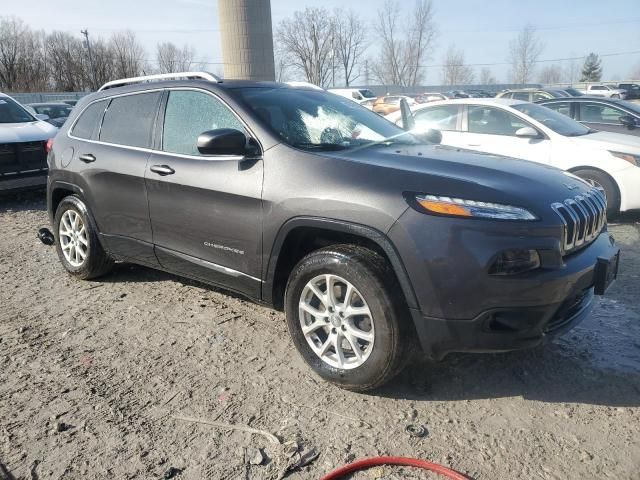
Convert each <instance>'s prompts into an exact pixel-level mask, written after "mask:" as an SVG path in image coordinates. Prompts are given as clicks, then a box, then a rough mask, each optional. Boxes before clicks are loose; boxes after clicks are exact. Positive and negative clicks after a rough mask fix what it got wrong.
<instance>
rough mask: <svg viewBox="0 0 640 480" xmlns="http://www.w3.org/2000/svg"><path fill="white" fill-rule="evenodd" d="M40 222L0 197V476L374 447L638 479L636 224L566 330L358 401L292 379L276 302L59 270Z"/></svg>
mask: <svg viewBox="0 0 640 480" xmlns="http://www.w3.org/2000/svg"><path fill="white" fill-rule="evenodd" d="M46 223H47V217H46V212H45V201H44V198H43V193H42V192H34V193H31V194H23V195H21V196H18V197H16V196H13V197H4V198H3V197H0V278H2V286H1V288H0V478H4V477H6V478H26V479H33V478H82V479H86V478H179V479H201V478H212V479H227V478H228V479H236V478H248V479H271V478H278V476H280V474H281V473H282V472H283V471H284V469H286V467H287V465H289V464H291V465H294V466H295V465H300V463H305V461H309V462H310V463H309V464H308V465H307V466H304V467H302V469H298V470H297V471H294V472H292V473H291V474H290V475H289V477H288V478H291V479H313V478H319V477H320V476H321V475H322V474H324V473H327V472H328V471H330V470H332V469H333V468H336V467H338V466H340V465H342V464H344V463H345V462H348V461H351V460H353V459H354V458H359V457H364V456H373V455H404V456H411V457H419V458H424V459H430V460H432V461H436V462H441V463H443V464H445V465H448V466H450V467H453V468H456V469H458V470H460V471H462V472H466V473H468V474H470V475H472V476H473V478H475V479H488V480H489V479H490V480H493V479H511V478H514V479H515V478H522V479H529V478H540V479H558V480H560V479H581V478H589V479H592V478H593V479H596V478H597V479H604V478H616V479H637V478H638V471H640V408H639V407H640V373H639V372H640V303H639V302H638V293H639V288H638V287H639V285H640V282H639V276H640V225H639V223H638V220H637V217H635V218H634V217H628V218H625V219H624V221H623V222H622V223H620V224H616V225H612V226H611V231H612V232H613V233H614V235H615V236H616V239H617V240H618V242H619V243H620V245H621V246H622V248H623V259H622V265H621V273H620V279H619V281H618V282H617V283H616V284H615V285H614V286H613V288H612V289H611V291H610V292H609V295H608V296H606V297H605V298H604V299H603V300H601V301H600V302H599V305H598V306H597V308H596V309H595V312H594V314H593V315H592V316H591V318H590V319H589V320H587V321H585V322H584V323H583V324H582V325H580V326H579V327H577V328H576V329H574V330H573V331H571V332H569V333H568V334H567V335H565V336H563V337H560V338H558V339H555V340H553V341H551V342H548V343H547V344H546V345H544V346H543V347H540V348H538V349H535V350H531V351H525V352H518V353H510V354H500V355H451V356H449V357H448V358H447V359H446V360H445V361H444V362H442V363H439V364H430V363H426V362H418V363H416V364H414V365H412V366H411V367H410V368H409V369H407V370H406V371H405V372H404V373H403V374H402V375H401V376H400V378H398V379H397V380H395V381H394V382H392V384H390V385H388V386H387V387H385V388H384V389H383V390H381V391H379V392H376V393H375V394H368V395H362V394H355V393H349V392H345V391H343V390H340V389H338V388H335V387H332V386H330V385H328V384H326V383H324V382H322V381H321V380H319V379H318V378H316V377H315V376H314V375H313V374H311V373H310V371H309V370H308V369H307V368H306V367H305V365H304V364H303V362H302V360H301V359H300V357H299V356H298V354H297V353H296V351H295V350H294V348H293V345H292V344H291V342H290V340H289V338H288V334H287V331H286V326H285V323H284V319H283V316H282V314H280V313H277V312H274V311H271V310H269V309H266V308H263V307H260V306H257V305H254V304H252V303H250V302H247V301H245V300H244V299H241V298H238V297H233V296H229V295H227V294H225V293H223V292H222V291H218V290H215V289H211V288H209V287H206V286H203V285H200V284H197V283H194V282H190V281H187V280H182V279H179V278H177V277H174V276H171V275H168V274H165V273H161V272H156V271H153V270H149V269H146V268H142V267H137V266H130V265H120V266H119V267H118V268H117V269H116V271H115V272H114V273H113V274H111V275H109V276H107V277H105V278H104V279H101V280H100V281H96V282H82V281H76V280H73V279H71V278H70V277H69V276H67V275H66V274H65V272H64V271H63V269H62V267H61V265H60V264H59V262H58V259H57V257H56V254H55V250H54V249H53V248H48V247H45V246H44V245H42V244H41V243H40V242H39V241H38V240H37V239H36V238H35V232H36V229H37V227H39V226H41V225H46ZM176 417H191V418H195V419H202V420H207V421H212V422H219V423H220V422H221V423H224V424H232V425H243V426H248V427H250V428H253V429H258V430H264V431H266V432H270V433H272V434H275V435H277V437H278V439H279V440H281V441H282V442H283V443H284V442H290V443H288V444H287V445H286V446H285V445H276V444H274V443H272V441H270V439H269V438H268V437H267V436H264V435H260V434H252V433H248V432H246V431H240V430H234V429H227V428H220V427H218V426H211V425H206V424H201V423H195V422H193V421H185V420H180V419H177V418H176ZM407 425H414V426H423V427H424V428H425V429H426V431H425V435H424V436H422V437H420V436H412V435H410V434H409V433H408V432H407V431H406V427H407ZM414 433H415V432H414ZM318 454H319V455H318ZM316 455H318V456H316ZM305 456H306V457H305ZM3 476H4V477H3ZM353 478H357V479H361V480H364V479H374V478H387V479H400V478H415V479H418V478H436V477H435V476H429V475H428V474H422V473H419V472H416V471H410V470H409V469H392V468H379V469H374V470H371V471H369V472H367V473H359V474H356V475H355V476H354V477H353Z"/></svg>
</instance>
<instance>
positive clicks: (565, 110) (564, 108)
mask: <svg viewBox="0 0 640 480" xmlns="http://www.w3.org/2000/svg"><path fill="white" fill-rule="evenodd" d="M544 106H545V107H547V108H550V109H551V110H555V111H556V112H558V113H561V114H563V115H566V116H567V117H570V116H571V105H570V104H569V103H568V102H554V103H547V104H545V105H544Z"/></svg>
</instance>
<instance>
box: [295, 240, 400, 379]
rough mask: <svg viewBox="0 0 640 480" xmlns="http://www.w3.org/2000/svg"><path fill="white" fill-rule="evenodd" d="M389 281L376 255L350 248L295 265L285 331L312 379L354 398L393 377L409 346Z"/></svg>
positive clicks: (339, 247) (327, 251) (325, 251)
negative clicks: (354, 393)
mask: <svg viewBox="0 0 640 480" xmlns="http://www.w3.org/2000/svg"><path fill="white" fill-rule="evenodd" d="M394 278H395V276H394V275H393V271H392V270H391V268H390V266H389V265H388V263H387V262H386V261H385V260H384V259H383V258H382V257H381V256H380V255H378V254H377V253H375V252H373V251H371V250H368V249H365V248H362V247H357V246H353V245H337V246H333V247H327V248H324V249H322V250H317V251H315V252H312V253H310V254H309V255H307V256H306V257H304V258H303V259H302V260H301V261H300V262H299V263H298V265H296V267H295V268H294V269H293V272H292V273H291V275H290V277H289V281H288V284H287V289H286V293H285V296H286V298H285V309H286V318H287V325H288V328H289V332H290V334H291V337H292V339H293V342H294V344H295V346H296V348H297V349H298V351H299V352H300V354H301V355H302V357H303V358H304V360H305V361H306V363H307V364H308V365H309V366H310V367H311V368H312V369H313V370H314V372H316V373H317V374H318V375H319V376H321V377H322V378H324V379H325V380H328V381H329V382H332V383H335V384H337V385H339V386H340V387H343V388H346V389H349V390H355V391H366V390H371V389H374V388H376V387H379V386H381V385H382V384H384V383H386V382H388V381H389V380H390V379H391V378H393V376H395V375H396V373H398V371H399V370H400V369H401V367H402V366H403V364H404V360H405V359H406V352H407V350H408V348H407V347H408V341H407V335H406V325H407V323H406V319H404V318H403V309H402V301H401V299H400V298H398V296H397V295H398V294H397V292H398V291H399V287H398V286H397V285H395V283H396V282H394V281H393V279H394ZM405 310H406V309H405Z"/></svg>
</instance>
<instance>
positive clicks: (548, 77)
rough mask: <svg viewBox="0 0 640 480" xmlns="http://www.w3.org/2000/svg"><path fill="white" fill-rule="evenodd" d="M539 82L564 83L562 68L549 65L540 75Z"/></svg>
mask: <svg viewBox="0 0 640 480" xmlns="http://www.w3.org/2000/svg"><path fill="white" fill-rule="evenodd" d="M538 81H539V82H540V83H545V84H554V83H560V82H561V81H562V67H561V66H560V65H556V64H555V63H554V64H553V65H547V66H546V67H544V68H543V69H542V70H540V74H539V75H538Z"/></svg>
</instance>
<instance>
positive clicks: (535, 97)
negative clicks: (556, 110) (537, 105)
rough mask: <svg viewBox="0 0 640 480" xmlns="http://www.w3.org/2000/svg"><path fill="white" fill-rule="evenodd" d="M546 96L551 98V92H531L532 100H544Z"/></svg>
mask: <svg viewBox="0 0 640 480" xmlns="http://www.w3.org/2000/svg"><path fill="white" fill-rule="evenodd" d="M548 98H553V97H552V96H551V94H549V93H547V92H533V101H534V102H537V101H538V100H546V99H548Z"/></svg>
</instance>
